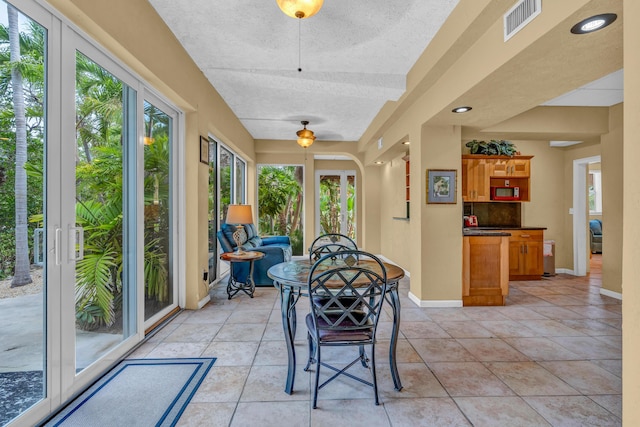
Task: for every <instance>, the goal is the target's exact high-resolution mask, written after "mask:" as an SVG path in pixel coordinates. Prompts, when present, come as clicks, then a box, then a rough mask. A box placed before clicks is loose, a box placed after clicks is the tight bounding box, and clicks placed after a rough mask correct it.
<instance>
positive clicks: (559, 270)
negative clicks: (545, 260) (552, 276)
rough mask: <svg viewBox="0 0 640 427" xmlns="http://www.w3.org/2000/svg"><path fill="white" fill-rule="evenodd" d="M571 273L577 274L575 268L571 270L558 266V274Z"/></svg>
mask: <svg viewBox="0 0 640 427" xmlns="http://www.w3.org/2000/svg"><path fill="white" fill-rule="evenodd" d="M559 273H561V274H570V275H572V276H575V274H574V273H573V270H569V269H568V268H556V274H559Z"/></svg>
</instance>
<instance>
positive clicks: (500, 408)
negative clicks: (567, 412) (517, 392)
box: [454, 396, 551, 427]
mask: <svg viewBox="0 0 640 427" xmlns="http://www.w3.org/2000/svg"><path fill="white" fill-rule="evenodd" d="M454 400H455V401H456V403H457V404H458V406H459V407H460V409H461V410H462V412H464V414H465V415H466V416H467V418H468V419H469V420H470V421H471V422H472V423H473V425H474V426H475V427H485V426H486V427H514V426H518V427H528V426H530V427H542V426H551V424H549V423H548V422H547V421H545V419H544V418H543V417H542V416H541V415H540V414H538V413H537V412H536V411H534V410H533V408H531V406H529V404H527V403H526V402H525V401H524V400H522V399H521V398H520V397H508V396H500V397H456V398H454Z"/></svg>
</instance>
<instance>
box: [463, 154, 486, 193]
mask: <svg viewBox="0 0 640 427" xmlns="http://www.w3.org/2000/svg"><path fill="white" fill-rule="evenodd" d="M490 199H491V188H490V175H489V163H487V159H485V158H480V159H479V158H464V157H463V158H462V200H463V201H465V202H488V201H490Z"/></svg>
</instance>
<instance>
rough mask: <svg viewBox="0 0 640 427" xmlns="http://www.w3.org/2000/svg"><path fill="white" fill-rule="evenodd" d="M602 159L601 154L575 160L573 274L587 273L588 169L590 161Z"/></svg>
mask: <svg viewBox="0 0 640 427" xmlns="http://www.w3.org/2000/svg"><path fill="white" fill-rule="evenodd" d="M600 161H601V157H600V156H592V157H584V158H582V159H575V160H574V161H573V208H572V209H571V212H570V213H573V274H574V275H575V276H586V275H587V259H588V258H587V232H586V230H587V219H588V218H587V212H588V205H587V202H588V201H587V171H588V168H589V163H597V162H600Z"/></svg>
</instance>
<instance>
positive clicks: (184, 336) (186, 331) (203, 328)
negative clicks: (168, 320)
mask: <svg viewBox="0 0 640 427" xmlns="http://www.w3.org/2000/svg"><path fill="white" fill-rule="evenodd" d="M221 327H222V324H221V323H210V324H209V323H183V324H181V325H179V326H178V327H177V328H176V329H175V330H174V331H173V332H172V333H171V334H170V335H169V336H168V337H166V338H165V339H164V342H185V343H186V342H206V343H209V342H211V340H213V337H215V336H216V334H217V333H218V331H219V330H220V328H221Z"/></svg>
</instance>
